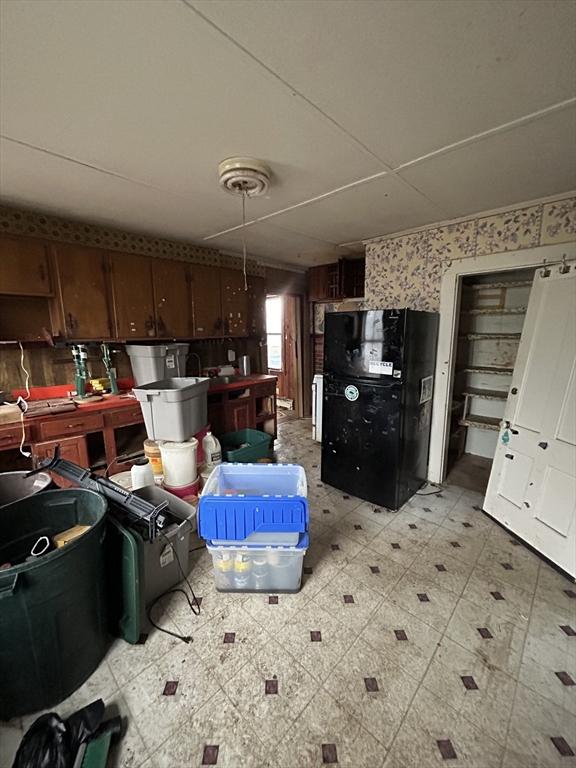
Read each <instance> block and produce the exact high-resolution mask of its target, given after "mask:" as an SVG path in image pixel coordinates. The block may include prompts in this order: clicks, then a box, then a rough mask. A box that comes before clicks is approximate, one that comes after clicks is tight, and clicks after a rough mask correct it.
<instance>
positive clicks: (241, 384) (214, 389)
mask: <svg viewBox="0 0 576 768" xmlns="http://www.w3.org/2000/svg"><path fill="white" fill-rule="evenodd" d="M276 380H277V376H271V375H270V374H268V373H252V374H250V376H245V377H243V378H242V379H240V380H238V381H231V382H230V384H215V385H213V386H211V387H210V388H209V389H208V394H209V395H212V394H217V393H219V392H229V391H230V390H233V389H244V388H245V387H249V386H250V385H251V384H264V383H266V382H267V381H270V382H275V381H276Z"/></svg>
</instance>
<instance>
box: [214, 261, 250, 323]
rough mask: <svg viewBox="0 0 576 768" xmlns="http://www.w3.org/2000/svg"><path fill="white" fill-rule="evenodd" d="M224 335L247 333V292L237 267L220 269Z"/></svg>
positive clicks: (242, 276)
mask: <svg viewBox="0 0 576 768" xmlns="http://www.w3.org/2000/svg"><path fill="white" fill-rule="evenodd" d="M220 287H221V291H222V320H223V322H224V336H247V335H248V292H247V291H246V290H245V288H244V275H243V273H242V272H240V270H238V269H221V270H220Z"/></svg>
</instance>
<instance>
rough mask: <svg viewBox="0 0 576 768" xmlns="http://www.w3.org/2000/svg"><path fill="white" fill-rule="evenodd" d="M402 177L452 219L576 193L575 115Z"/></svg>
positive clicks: (517, 131)
mask: <svg viewBox="0 0 576 768" xmlns="http://www.w3.org/2000/svg"><path fill="white" fill-rule="evenodd" d="M401 175H402V176H403V177H404V178H405V179H407V180H408V181H409V182H410V183H411V184H414V185H415V186H416V187H418V189H420V190H421V191H422V192H424V194H426V195H428V196H430V197H431V198H432V199H434V200H435V201H437V202H438V203H439V204H440V205H442V206H443V207H444V208H445V209H447V210H448V211H449V212H450V216H451V217H457V216H464V215H466V214H469V213H476V212H478V211H482V210H487V209H490V208H498V207H501V206H505V205H513V204H514V203H518V202H522V201H524V200H534V199H536V198H538V197H545V196H547V195H553V194H556V193H560V192H566V191H568V190H572V189H574V188H575V187H576V109H574V108H571V109H566V110H563V111H561V112H556V113H554V114H551V115H548V116H547V117H545V118H542V119H540V120H537V121H534V122H531V123H528V124H526V125H523V126H521V127H517V128H514V129H513V130H510V131H506V132H505V133H500V134H496V135H494V136H492V137H490V138H488V139H484V140H482V141H479V142H477V143H474V144H469V145H468V146H465V147H462V148H460V149H457V150H454V151H452V152H448V153H446V154H444V155H441V156H439V157H435V158H432V159H430V160H427V161H425V162H423V163H422V164H419V165H416V166H414V167H413V168H410V169H407V170H406V171H402V173H401Z"/></svg>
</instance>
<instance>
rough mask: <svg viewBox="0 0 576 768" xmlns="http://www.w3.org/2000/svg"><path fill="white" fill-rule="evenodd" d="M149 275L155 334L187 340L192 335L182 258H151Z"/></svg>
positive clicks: (187, 271)
mask: <svg viewBox="0 0 576 768" xmlns="http://www.w3.org/2000/svg"><path fill="white" fill-rule="evenodd" d="M152 276H153V283H154V303H155V306H156V330H157V336H159V337H161V338H170V339H188V338H190V336H191V335H192V317H191V315H192V302H191V296H190V273H189V269H188V264H187V263H186V262H185V261H173V260H171V259H153V261H152Z"/></svg>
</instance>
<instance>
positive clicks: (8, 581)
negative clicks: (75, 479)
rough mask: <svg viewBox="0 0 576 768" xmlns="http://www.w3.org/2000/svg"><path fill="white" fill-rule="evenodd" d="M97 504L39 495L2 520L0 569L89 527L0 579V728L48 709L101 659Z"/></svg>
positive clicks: (93, 498) (103, 611)
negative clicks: (39, 545) (44, 539)
mask: <svg viewBox="0 0 576 768" xmlns="http://www.w3.org/2000/svg"><path fill="white" fill-rule="evenodd" d="M106 508H107V503H106V499H105V498H104V497H103V496H100V495H99V494H98V493H95V492H94V491H89V490H86V489H80V488H78V489H70V490H55V491H45V492H44V493H40V494H37V495H35V496H31V497H28V498H25V499H21V500H20V501H17V502H14V503H13V504H10V505H8V506H6V507H4V508H3V509H2V511H1V513H0V525H1V531H2V535H1V538H0V563H7V562H14V563H18V562H20V561H22V559H23V558H24V557H25V556H26V555H27V554H28V553H29V552H30V551H31V549H32V547H33V546H34V544H35V542H36V541H37V540H38V538H39V537H40V536H48V538H52V537H53V536H54V535H55V534H57V533H60V532H61V531H64V530H66V529H68V528H71V527H72V526H73V525H90V526H91V528H90V530H89V531H87V532H86V533H84V534H83V535H82V536H80V537H78V538H77V539H75V540H74V541H71V542H70V543H69V544H66V545H65V546H64V547H62V548H61V549H55V550H53V551H52V552H48V553H47V554H45V555H41V556H40V557H37V558H34V559H32V560H29V561H27V562H20V564H16V565H13V566H11V567H8V568H5V569H3V570H1V571H0V720H9V719H10V718H12V717H17V716H20V715H25V714H29V713H31V712H37V711H38V710H41V709H47V708H48V707H53V706H55V705H56V704H58V703H59V702H61V701H62V700H63V699H65V698H66V697H67V696H69V695H70V694H71V693H73V692H74V691H75V690H76V689H77V688H79V687H80V686H81V685H82V683H84V682H85V680H86V679H87V678H88V677H89V676H90V675H91V674H92V672H93V671H94V670H95V669H96V667H97V666H98V664H99V663H100V661H101V660H102V658H103V657H104V654H105V653H106V651H107V649H108V646H109V643H110V636H109V634H108V631H107V618H108V617H107V601H106V586H105V568H104V546H103V543H104V535H105V530H106V529H105V513H106Z"/></svg>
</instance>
